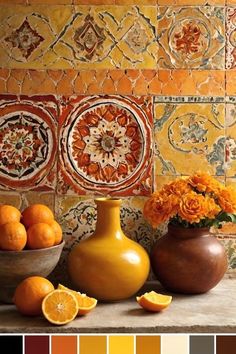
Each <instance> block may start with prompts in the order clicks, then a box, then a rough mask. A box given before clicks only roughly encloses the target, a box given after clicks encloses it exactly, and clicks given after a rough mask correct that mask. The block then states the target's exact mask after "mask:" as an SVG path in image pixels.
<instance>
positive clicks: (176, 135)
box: [154, 102, 225, 175]
mask: <svg viewBox="0 0 236 354" xmlns="http://www.w3.org/2000/svg"><path fill="white" fill-rule="evenodd" d="M224 109H225V105H224V104H223V103H213V104H211V103H203V102H201V103H175V102H170V103H160V102H159V103H155V105H154V117H155V121H154V126H155V148H156V150H155V152H154V156H155V174H156V175H190V174H192V173H194V172H195V171H196V166H197V169H199V170H202V171H207V172H209V173H210V174H213V175H224V162H225V161H224V159H225V151H224V150H225V149H224V143H225V130H224V124H225V121H224Z"/></svg>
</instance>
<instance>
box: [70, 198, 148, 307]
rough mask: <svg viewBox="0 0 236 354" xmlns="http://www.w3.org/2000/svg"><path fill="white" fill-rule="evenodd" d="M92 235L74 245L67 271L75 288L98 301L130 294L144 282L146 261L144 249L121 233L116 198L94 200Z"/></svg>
mask: <svg viewBox="0 0 236 354" xmlns="http://www.w3.org/2000/svg"><path fill="white" fill-rule="evenodd" d="M95 203H96V205H97V223H96V229H95V232H94V233H93V235H92V236H90V237H89V238H87V239H86V240H83V241H81V242H80V243H79V244H78V245H76V246H74V247H73V248H72V250H71V252H70V254H69V257H68V272H69V276H70V278H71V280H72V283H73V285H74V287H76V289H78V290H79V291H81V292H84V293H86V294H87V295H89V296H92V297H95V298H97V299H98V300H102V301H117V300H122V299H126V298H129V297H131V296H132V295H134V294H135V293H136V292H137V291H138V290H139V289H140V288H141V287H142V285H143V284H144V282H145V281H146V279H147V277H148V274H149V270H150V260H149V256H148V254H147V253H146V251H145V250H144V248H143V247H142V246H141V245H139V244H138V243H137V242H134V241H132V240H131V239H129V238H128V237H127V236H125V234H124V233H123V231H122V229H121V226H120V204H121V200H120V199H112V198H98V199H96V200H95Z"/></svg>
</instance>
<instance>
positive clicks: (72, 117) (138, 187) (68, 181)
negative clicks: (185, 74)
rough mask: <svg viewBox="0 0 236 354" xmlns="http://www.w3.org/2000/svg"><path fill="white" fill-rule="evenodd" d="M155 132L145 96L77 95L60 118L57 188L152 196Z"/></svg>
mask: <svg viewBox="0 0 236 354" xmlns="http://www.w3.org/2000/svg"><path fill="white" fill-rule="evenodd" d="M71 106H72V108H71ZM68 107H69V108H68ZM151 131H152V110H151V100H150V99H149V98H147V97H146V98H140V99H137V98H130V97H129V98H127V97H126V98H122V97H115V96H106V97H96V96H95V97H92V98H91V97H90V98H83V97H78V98H77V99H76V100H75V101H74V102H71V104H70V105H67V106H66V107H65V109H64V111H63V112H62V114H61V116H60V163H59V185H58V192H59V193H67V192H68V193H70V192H72V191H73V190H74V191H75V192H77V193H79V194H88V193H92V194H101V195H104V194H109V195H116V196H117V195H120V196H121V195H133V194H134V195H147V194H149V193H150V191H151V163H152V148H151V144H152V134H151Z"/></svg>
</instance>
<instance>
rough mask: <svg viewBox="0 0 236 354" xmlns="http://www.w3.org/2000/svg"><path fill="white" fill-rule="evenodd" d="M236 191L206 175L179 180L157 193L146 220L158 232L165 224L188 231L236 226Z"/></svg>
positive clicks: (150, 203) (152, 198)
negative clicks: (161, 225)
mask: <svg viewBox="0 0 236 354" xmlns="http://www.w3.org/2000/svg"><path fill="white" fill-rule="evenodd" d="M235 213H236V191H235V190H234V189H233V188H232V187H225V186H224V185H223V184H222V183H220V182H218V181H217V180H216V179H215V178H213V177H212V176H210V175H208V174H206V173H197V174H195V175H193V176H190V177H187V178H178V179H176V180H175V181H174V182H171V183H169V184H166V185H164V186H163V187H162V189H161V190H159V191H157V192H155V193H153V194H152V195H151V197H150V198H149V199H148V200H147V202H146V203H145V206H144V211H143V214H144V217H145V219H146V220H147V221H148V222H149V223H150V224H151V225H152V227H154V228H156V227H158V225H160V224H161V223H163V222H169V224H170V225H176V226H181V227H184V228H202V227H211V226H214V227H217V228H220V227H221V226H222V223H223V222H233V223H236V215H235Z"/></svg>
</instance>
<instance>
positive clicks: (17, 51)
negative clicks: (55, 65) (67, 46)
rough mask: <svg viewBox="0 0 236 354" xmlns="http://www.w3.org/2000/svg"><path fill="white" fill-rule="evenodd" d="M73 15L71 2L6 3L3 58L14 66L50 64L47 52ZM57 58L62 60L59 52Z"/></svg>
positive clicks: (0, 15) (6, 64) (2, 18)
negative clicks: (33, 4) (52, 3)
mask: <svg viewBox="0 0 236 354" xmlns="http://www.w3.org/2000/svg"><path fill="white" fill-rule="evenodd" d="M71 16H72V7H71V6H63V7H62V6H52V7H51V6H46V5H42V6H40V5H38V6H20V5H15V6H4V7H2V11H0V22H1V26H0V37H1V38H2V40H1V46H0V62H1V63H4V67H10V68H33V69H43V68H45V66H48V64H50V61H48V60H47V56H48V54H49V53H50V51H53V44H54V42H57V36H58V35H59V33H60V32H61V31H63V29H64V27H65V25H66V24H67V22H68V21H69V19H70V17H71ZM25 38H27V42H24V40H25ZM49 48H51V49H49ZM53 59H54V61H55V62H57V61H59V60H60V58H58V57H57V56H55V54H54V56H53Z"/></svg>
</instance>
